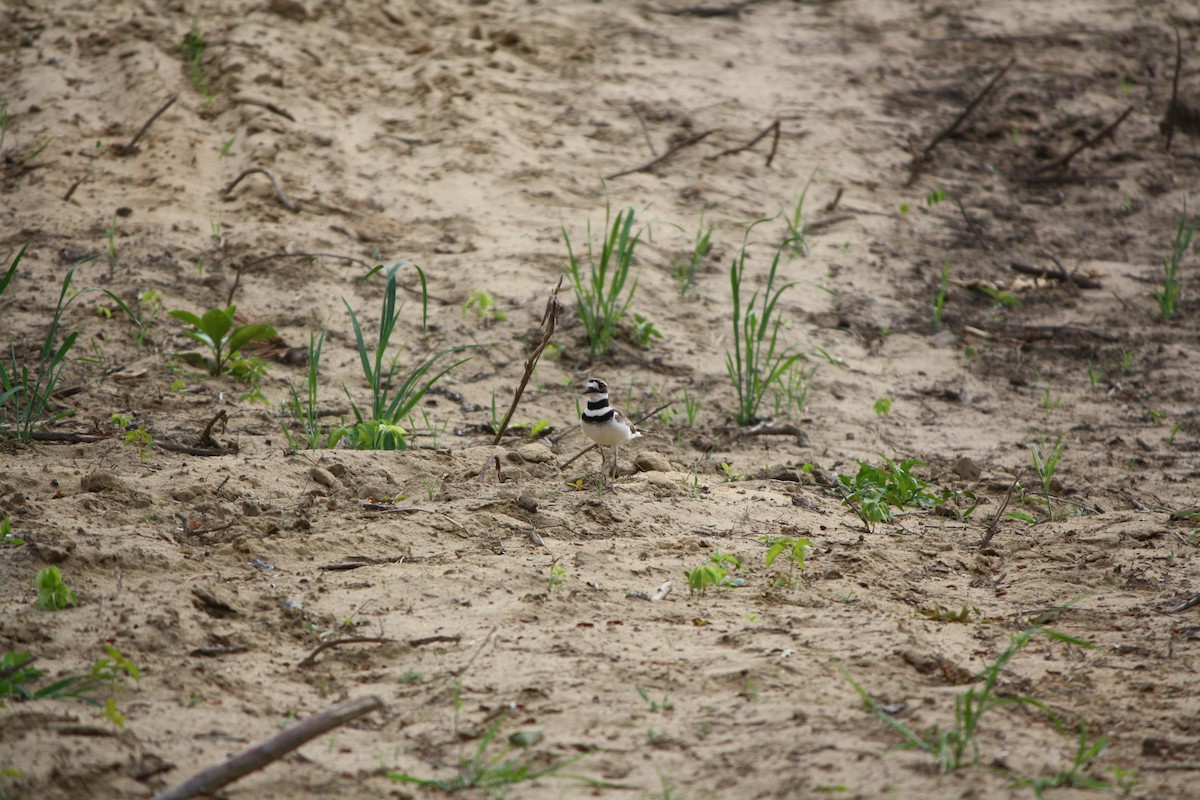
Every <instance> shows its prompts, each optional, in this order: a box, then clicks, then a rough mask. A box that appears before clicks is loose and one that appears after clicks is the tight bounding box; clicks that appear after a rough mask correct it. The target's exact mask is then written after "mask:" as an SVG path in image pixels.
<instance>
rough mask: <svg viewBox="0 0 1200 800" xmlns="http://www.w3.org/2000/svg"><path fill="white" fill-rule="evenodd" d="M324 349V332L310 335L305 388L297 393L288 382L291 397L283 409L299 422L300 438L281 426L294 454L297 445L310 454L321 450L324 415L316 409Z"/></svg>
mask: <svg viewBox="0 0 1200 800" xmlns="http://www.w3.org/2000/svg"><path fill="white" fill-rule="evenodd" d="M324 347H325V331H323V330H322V331H321V332H320V333H318V332H317V331H315V330H310V331H309V332H308V371H307V373H306V374H305V380H304V384H303V386H302V387H301V389H300V390H298V389H297V388H296V384H294V383H292V380H291V378H289V379H288V395H289V396H288V399H287V400H285V401H284V408H285V409H286V410H287V411H289V412H291V415H292V416H293V417H294V418H295V419H296V423H297V424H298V425H299V426H300V433H301V435H300V436H299V437H293V436H292V432H291V430H289V429H288V426H287V425H286V424H284V423H283V422H280V423H279V425H280V427H282V428H283V435H284V436H285V437H286V438H287V441H288V448H289V449H291V450H298V449H299V447H298V446H297V445H300V444H303V445H305V446H307V447H308V449H309V450H316V449H317V448H319V447H320V446H321V412H320V409H319V408H318V406H317V388H318V386H319V380H318V379H319V376H320V373H321V350H322V349H323V348H324ZM301 390H302V391H301Z"/></svg>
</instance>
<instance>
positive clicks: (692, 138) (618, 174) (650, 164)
mask: <svg viewBox="0 0 1200 800" xmlns="http://www.w3.org/2000/svg"><path fill="white" fill-rule="evenodd" d="M716 132H717V129H716V128H709V129H708V130H706V131H702V132H700V133H697V134H696V135H695V136H689V137H688V138H686V139H684V140H683V141H682V142H680V143H679V144H677V145H675V146H674V147H672V148H670V149H669V150H667V152H665V153H663V154H662V155H661V156H657V157H655V158H652V159H650V160H649V161H647V162H646V163H645V164H642V165H641V166H640V167H631V168H630V169H623V170H621V171H620V172H614V173H613V174H611V175H605V176H604V180H606V181H611V180H613V179H614V178H620V177H622V176H625V175H632V174H633V173H635V172H646V171H648V170H650V169H653V168H654V167H656V166H657V165H659V164H661V163H662V162H664V161H666V160H667V159H668V158H670V157H671V156H673V155H675V154H676V153H678V152H679V151H680V150H682V149H683V148H685V147H691V146H692V145H694V144H696V143H697V142H699V141H701V140H703V139H704V138H705V137H706V136H709V135H710V134H713V133H716Z"/></svg>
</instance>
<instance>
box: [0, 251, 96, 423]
mask: <svg viewBox="0 0 1200 800" xmlns="http://www.w3.org/2000/svg"><path fill="white" fill-rule="evenodd" d="M31 241H32V240H31ZM31 241H30V242H26V243H25V246H24V247H22V248H21V251H20V252H19V253H17V256H16V258H14V259H13V262H12V265H11V266H10V267H9V268H8V272H6V273H5V274H4V277H3V278H0V296H3V295H4V292H5V291H6V290H7V289H8V285H9V283H10V282H11V281H12V279H13V276H14V275H16V274H17V269H18V268H19V267H20V265H21V259H23V258H24V257H25V253H26V251H27V250H28V249H29V245H30V243H31ZM74 277H75V269H74V268H72V269H70V270H68V271H67V274H66V275H65V276H64V277H63V280H62V288H61V290H60V291H59V293H58V304H57V305H56V306H55V308H54V316H53V317H52V318H51V320H50V327H49V329H48V330H47V331H46V338H45V340H43V342H42V349H41V351H40V353H39V355H38V359H37V361H36V362H35V363H32V364H31V363H27V362H25V361H24V360H22V359H19V358H18V357H17V351H16V348H15V347H13V345H12V342H11V341H10V342H9V358H8V363H7V364H5V363H4V361H3V360H0V435H3V436H10V437H12V438H15V439H16V440H17V441H19V442H28V441H29V440H30V439H31V438H32V437H33V429H34V427H36V426H37V424H38V423H39V422H40V421H41V420H42V418H43V417H45V416H46V414H47V412H48V411H49V408H50V398H51V397H52V396H53V395H54V390H55V388H56V387H57V386H58V379H59V377H60V375H61V374H62V368H63V366H64V362H65V360H66V357H67V353H68V352H70V350H71V347H72V346H73V345H74V344H75V339H76V338H77V337H78V336H79V334H78V332H74V331H73V332H71V333H70V334H68V335H67V336H66V337H65V338H64V339H63V340H62V343H61V344H58V345H57V346H56V345H55V343H56V342H57V341H58V331H59V328H60V327H61V325H62V318H63V314H64V313H65V312H66V310H67V307H68V306H70V305H71V302H72V301H73V300H74V299H75V297H78V295H72V294H71V292H70V290H71V281H72V279H73V278H74ZM69 414H70V412H62V413H58V414H55V415H53V416H52V417H51V419H50V421H52V422H53V421H55V420H58V419H62V418H63V417H66V416H69Z"/></svg>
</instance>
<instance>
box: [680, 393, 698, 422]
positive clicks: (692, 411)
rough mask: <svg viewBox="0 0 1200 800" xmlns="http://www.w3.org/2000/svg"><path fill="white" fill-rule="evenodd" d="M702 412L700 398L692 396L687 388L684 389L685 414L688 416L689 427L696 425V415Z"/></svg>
mask: <svg viewBox="0 0 1200 800" xmlns="http://www.w3.org/2000/svg"><path fill="white" fill-rule="evenodd" d="M699 413H700V398H698V397H692V395H690V394H689V393H688V390H687V389H684V390H683V415H684V416H685V417H686V418H687V426H688V427H689V428H691V427H694V426H695V425H696V415H697V414H699Z"/></svg>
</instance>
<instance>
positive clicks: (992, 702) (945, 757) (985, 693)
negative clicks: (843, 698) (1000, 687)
mask: <svg viewBox="0 0 1200 800" xmlns="http://www.w3.org/2000/svg"><path fill="white" fill-rule="evenodd" d="M1039 634H1041V635H1044V636H1047V637H1049V638H1051V639H1054V640H1056V641H1060V642H1065V643H1067V644H1070V645H1073V646H1076V647H1084V648H1089V647H1092V644H1091V643H1090V642H1087V641H1085V640H1083V639H1079V638H1076V637H1074V636H1069V635H1067V634H1065V633H1060V632H1058V631H1053V630H1050V629H1049V628H1043V627H1040V626H1038V625H1033V626H1030V627H1029V628H1026V629H1025V630H1023V631H1021V632H1020V633H1018V634H1014V635H1013V636H1012V639H1011V641H1010V642H1009V645H1008V648H1007V649H1005V650H1004V652H1003V653H1001V654H1000V656H999V657H998V658H997V659H996V660H995V661H993V662H992V663H991V664H990V665H988V667H987V668H986V669H985V670H984V671H983V673H982V674H981V675H980V676H979V677H980V678H981V679H982V680H983V685H982V686H972V687H971V688H969V689H967V690H966V691H965V692H963V693H962V694H960V695H958V696H957V697H955V698H954V723H953V725H952V726H951V727H948V728H945V729H943V728H940V727H939V726H937V725H933V726H931V727H930V728H928V729H927V730H926V731H924V732H922V733H918V732H916V731H914V730H912V729H911V728H909V727H908V726H907V725H905V724H904V723H903V722H901V721H900V720H899V719H897V718H896V717H895V716H894V715H893V714H891V713H889V712H888V711H885V710H884V708H883V707H882V705H881V704H880V703H879V702H878V701H877V700H876V699H875V698H874V697H872V696H871V695H870V693H868V692H867V690H866V689H864V688H863V687H862V686H861V685H859V684H858V682H857V681H855V680H854V678H853V677H851V675H850V673H849V672H847V671H846V670H845V669H844V668H843V669H842V670H841V672H842V676H843V677H844V678H845V679H846V680H847V681H849V683H850V685H851V686H853V687H854V691H856V692H857V693H858V696H859V697H861V698H862V701H863V705H864V707H866V709H867V710H868V711H869V712H871V713H872V714H874V715H875V716H876V717H878V718H879V719H880V720H882V721H883V722H884V723H885V724H887V726H888V727H889V728H891V729H892V730H893V731H895V732H896V733H898V734H900V736H901V737H903V739H904V744H903V745H902V747H903V748H904V749H917V750H922V751H924V752H926V753H928V754H929V755H930V757H932V758H933V760H934V761H936V762H937V764H938V767H939V768H940V769H941V771H942V772H949V771H950V770H954V769H958V768H959V767H963V766H966V765H967V764H977V763H979V759H980V750H979V740H978V732H979V724H980V722H981V720H982V719H983V717H984V716H985V715H986V714H987V713H988V712H989V711H992V710H993V709H996V708H1000V707H1002V706H1007V705H1020V706H1028V707H1031V708H1036V709H1038V710H1039V711H1041V712H1042V713H1043V714H1044V715H1045V716H1046V718H1047V719H1048V720H1049V721H1050V722H1051V723H1052V724H1053V725H1054V726H1055V728H1057V729H1059V730H1061V728H1062V723H1061V721H1060V720H1059V718H1058V716H1057V715H1056V714H1055V713H1054V712H1053V711H1052V710H1051V709H1050V707H1049V706H1048V705H1046V704H1045V703H1044V702H1042V701H1041V700H1038V699H1037V698H1034V697H1029V696H1025V695H1017V694H1009V693H1005V694H997V693H996V683H997V681H999V679H1000V673H1001V671H1002V670H1003V669H1004V668H1005V667H1006V666H1007V665H1008V662H1009V661H1011V660H1012V659H1013V657H1014V656H1015V655H1017V653H1019V652H1021V650H1022V649H1024V647H1025V645H1027V644H1029V641H1030V640H1031V639H1032V638H1033V637H1034V636H1037V635H1039Z"/></svg>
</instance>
